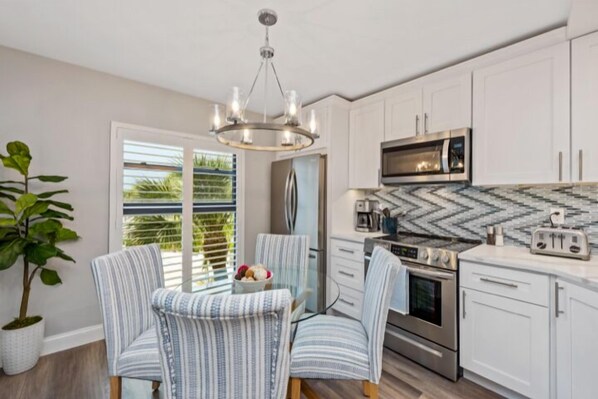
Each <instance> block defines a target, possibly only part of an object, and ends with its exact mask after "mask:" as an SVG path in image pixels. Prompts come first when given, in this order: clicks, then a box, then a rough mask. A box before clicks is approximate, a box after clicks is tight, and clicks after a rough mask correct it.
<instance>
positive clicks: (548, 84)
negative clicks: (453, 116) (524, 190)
mask: <svg viewBox="0 0 598 399" xmlns="http://www.w3.org/2000/svg"><path fill="white" fill-rule="evenodd" d="M569 76H570V75H569V43H562V44H558V45H556V46H552V47H548V48H545V49H542V50H538V51H535V52H533V53H530V54H526V55H523V56H520V57H516V58H512V59H510V60H508V61H505V62H502V63H499V64H495V65H492V66H490V67H487V68H483V69H479V70H476V71H475V72H474V75H473V133H472V140H473V184H474V185H494V184H535V183H558V182H567V181H570V168H569V165H570V157H569V138H570V128H569V98H570V96H569V89H570V84H569Z"/></svg>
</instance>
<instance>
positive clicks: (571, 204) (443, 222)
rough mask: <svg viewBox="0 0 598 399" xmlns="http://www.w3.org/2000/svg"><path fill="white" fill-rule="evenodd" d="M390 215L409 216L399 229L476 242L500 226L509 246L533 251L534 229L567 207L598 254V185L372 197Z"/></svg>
mask: <svg viewBox="0 0 598 399" xmlns="http://www.w3.org/2000/svg"><path fill="white" fill-rule="evenodd" d="M369 198H370V199H377V200H379V201H380V202H381V204H382V205H383V206H386V207H388V208H389V209H390V210H391V213H392V214H397V213H399V212H401V211H406V212H407V214H406V216H404V217H402V218H400V219H399V229H401V230H408V231H412V232H416V233H426V234H437V235H445V236H458V237H464V238H478V239H482V240H483V241H484V242H485V239H486V226H487V225H495V224H502V225H503V227H504V232H505V244H507V245H517V246H529V242H530V235H531V231H532V229H533V228H534V227H536V226H538V225H540V224H542V223H544V222H547V221H548V215H549V213H550V208H551V207H552V208H565V221H566V224H568V225H576V226H581V227H583V228H585V230H586V232H587V233H588V234H589V239H590V244H591V246H592V247H593V249H594V251H596V250H598V185H575V186H573V185H569V186H563V185H559V186H500V187H474V186H469V185H461V184H447V185H408V186H400V187H394V188H390V187H389V188H386V189H384V190H381V191H378V192H376V193H374V194H373V195H370V196H369Z"/></svg>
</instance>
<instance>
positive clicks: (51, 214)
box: [40, 209, 75, 220]
mask: <svg viewBox="0 0 598 399" xmlns="http://www.w3.org/2000/svg"><path fill="white" fill-rule="evenodd" d="M40 216H43V217H45V218H53V219H67V220H74V219H75V218H73V217H72V216H70V215H67V214H66V213H63V212H58V211H55V210H53V209H48V210H47V211H45V212H44V213H40Z"/></svg>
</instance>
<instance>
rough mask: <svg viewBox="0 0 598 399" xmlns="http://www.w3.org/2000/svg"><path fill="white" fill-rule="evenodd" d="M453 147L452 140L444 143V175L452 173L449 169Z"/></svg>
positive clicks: (446, 140)
mask: <svg viewBox="0 0 598 399" xmlns="http://www.w3.org/2000/svg"><path fill="white" fill-rule="evenodd" d="M450 145H451V139H450V138H449V139H445V140H444V142H443V143H442V171H443V172H444V173H450V172H451V171H450V169H449V147H450Z"/></svg>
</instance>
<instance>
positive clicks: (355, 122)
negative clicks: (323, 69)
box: [349, 101, 384, 188]
mask: <svg viewBox="0 0 598 399" xmlns="http://www.w3.org/2000/svg"><path fill="white" fill-rule="evenodd" d="M383 140H384V102H383V101H379V102H376V103H372V104H367V105H364V106H361V107H358V108H355V109H352V110H351V113H350V118H349V188H378V187H379V186H380V143H381V142H382V141H383Z"/></svg>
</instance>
